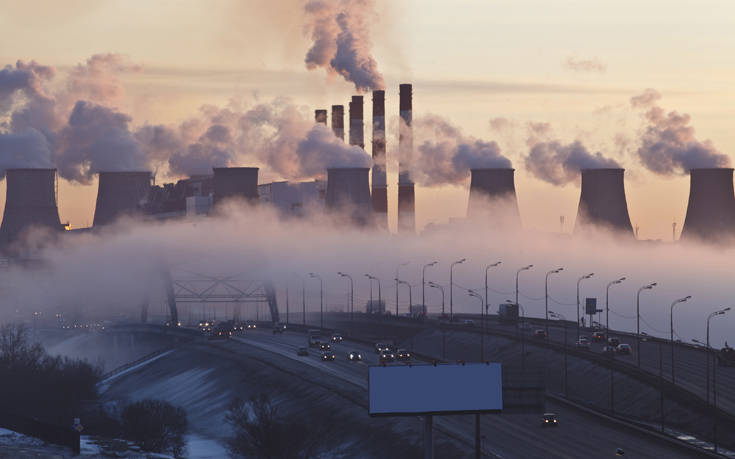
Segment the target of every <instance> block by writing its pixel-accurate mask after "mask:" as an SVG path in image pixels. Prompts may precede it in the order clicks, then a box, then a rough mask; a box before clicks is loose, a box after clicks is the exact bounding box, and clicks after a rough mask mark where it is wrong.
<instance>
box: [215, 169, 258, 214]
mask: <svg viewBox="0 0 735 459" xmlns="http://www.w3.org/2000/svg"><path fill="white" fill-rule="evenodd" d="M213 170H214V204H215V205H216V204H217V203H218V202H220V201H222V200H223V199H227V198H233V197H240V198H245V199H247V200H248V201H251V202H255V201H257V200H258V168H257V167H215V168H214V169H213Z"/></svg>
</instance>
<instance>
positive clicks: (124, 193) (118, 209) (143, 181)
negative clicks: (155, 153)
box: [93, 171, 151, 226]
mask: <svg viewBox="0 0 735 459" xmlns="http://www.w3.org/2000/svg"><path fill="white" fill-rule="evenodd" d="M150 188H151V173H150V172H149V171H134V172H129V171H125V172H100V173H99V185H98V187H97V205H96V206H95V208H94V222H93V225H94V226H102V225H107V224H110V223H112V222H114V221H115V220H117V219H118V218H120V217H122V216H123V215H134V214H139V213H142V212H143V205H144V204H145V202H146V200H147V198H148V193H149V191H150Z"/></svg>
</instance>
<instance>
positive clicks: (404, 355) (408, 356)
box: [396, 349, 411, 362]
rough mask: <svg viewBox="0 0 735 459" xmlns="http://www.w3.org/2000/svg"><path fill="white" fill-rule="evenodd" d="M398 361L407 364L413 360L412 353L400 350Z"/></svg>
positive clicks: (397, 355)
mask: <svg viewBox="0 0 735 459" xmlns="http://www.w3.org/2000/svg"><path fill="white" fill-rule="evenodd" d="M396 360H400V361H401V362H407V361H409V360H411V353H410V352H408V351H407V350H406V349H398V353H397V354H396Z"/></svg>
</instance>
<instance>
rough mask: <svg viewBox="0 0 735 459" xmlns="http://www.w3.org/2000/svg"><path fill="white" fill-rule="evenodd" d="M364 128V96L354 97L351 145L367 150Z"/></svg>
mask: <svg viewBox="0 0 735 459" xmlns="http://www.w3.org/2000/svg"><path fill="white" fill-rule="evenodd" d="M364 131H365V129H364V126H363V118H362V96H352V101H351V102H350V145H355V146H358V147H360V148H362V149H363V150H364V149H365V138H364Z"/></svg>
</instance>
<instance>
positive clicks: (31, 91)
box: [0, 60, 54, 115]
mask: <svg viewBox="0 0 735 459" xmlns="http://www.w3.org/2000/svg"><path fill="white" fill-rule="evenodd" d="M53 77H54V69H53V68H52V67H47V66H45V65H40V64H38V63H36V61H31V62H29V63H27V64H26V63H25V62H23V61H21V60H19V61H18V62H16V63H15V67H13V66H12V65H7V66H5V67H4V68H3V69H1V70H0V115H3V114H5V113H7V112H8V111H9V110H10V109H11V108H12V106H13V102H14V99H15V96H16V95H17V94H23V95H25V96H26V97H28V98H30V99H34V98H38V99H49V98H50V97H49V95H48V94H47V93H46V91H45V89H44V87H43V82H44V81H48V80H50V79H52V78H53Z"/></svg>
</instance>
